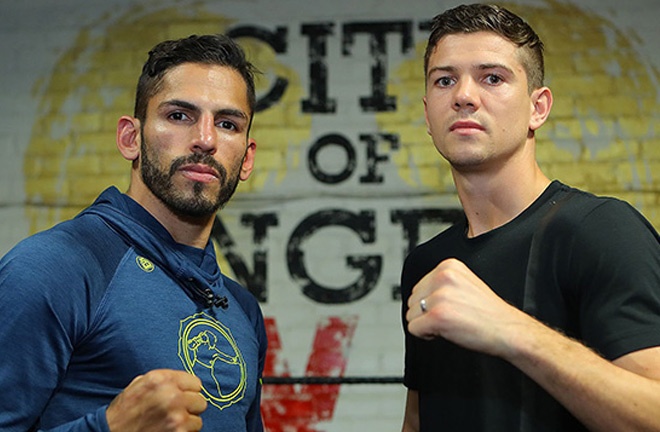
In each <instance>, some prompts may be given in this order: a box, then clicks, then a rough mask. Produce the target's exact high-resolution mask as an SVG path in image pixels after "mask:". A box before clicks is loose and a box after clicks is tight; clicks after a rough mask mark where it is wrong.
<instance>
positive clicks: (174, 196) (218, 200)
mask: <svg viewBox="0 0 660 432" xmlns="http://www.w3.org/2000/svg"><path fill="white" fill-rule="evenodd" d="M142 136H143V137H144V135H142ZM140 148H141V157H142V167H141V174H142V180H143V181H144V184H145V185H146V186H147V187H148V188H149V190H151V192H152V193H153V194H154V195H155V196H156V197H157V198H158V199H159V200H161V201H162V202H163V204H165V205H166V206H167V207H168V208H169V209H170V210H171V211H172V212H173V213H174V214H176V215H178V216H184V217H194V218H198V217H205V216H210V215H213V214H215V213H216V212H217V211H218V210H219V209H221V208H222V207H223V206H224V205H225V204H226V203H227V201H229V199H230V198H231V197H232V195H233V194H234V192H235V191H236V187H237V186H238V176H239V173H240V165H238V166H236V167H233V169H232V171H231V173H230V176H228V174H227V170H226V169H225V167H223V166H222V165H220V164H219V163H218V162H217V161H216V160H215V159H213V156H211V155H209V154H206V153H193V154H191V155H188V156H182V157H179V158H177V159H175V160H174V161H173V162H172V164H171V165H170V168H169V170H167V169H166V168H165V167H163V166H161V165H160V161H159V158H158V155H155V154H153V153H151V152H150V151H149V148H148V145H147V144H146V140H144V139H143V140H142V143H141V144H140ZM191 163H192V164H198V163H201V164H204V165H208V166H210V167H212V168H213V169H214V170H216V171H217V172H218V174H219V175H220V190H219V191H218V194H217V196H216V197H215V199H210V198H207V197H206V195H205V194H204V192H205V190H206V189H207V185H206V184H204V183H200V182H195V183H194V184H193V186H192V191H191V192H192V194H186V191H181V190H179V189H177V188H175V187H174V184H173V183H172V177H173V176H174V174H176V171H177V169H178V168H179V167H181V166H182V165H187V164H191ZM186 195H189V196H186Z"/></svg>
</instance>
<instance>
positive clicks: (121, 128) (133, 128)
mask: <svg viewBox="0 0 660 432" xmlns="http://www.w3.org/2000/svg"><path fill="white" fill-rule="evenodd" d="M141 139H142V136H141V134H140V120H138V119H136V118H135V117H131V116H121V117H120V118H119V121H118V122H117V148H118V149H119V153H121V155H122V156H123V157H124V159H126V160H129V161H135V160H137V158H138V157H139V156H140V142H141Z"/></svg>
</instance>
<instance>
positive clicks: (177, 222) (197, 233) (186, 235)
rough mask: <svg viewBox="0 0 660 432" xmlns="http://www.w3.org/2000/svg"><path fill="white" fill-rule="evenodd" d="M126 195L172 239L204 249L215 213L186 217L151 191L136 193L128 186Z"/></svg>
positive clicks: (209, 235)
mask: <svg viewBox="0 0 660 432" xmlns="http://www.w3.org/2000/svg"><path fill="white" fill-rule="evenodd" d="M126 194H127V195H128V196H130V197H131V198H133V199H134V200H135V201H137V202H138V203H139V204H140V205H142V207H144V208H145V210H147V211H148V212H149V213H150V214H151V215H152V216H153V217H154V218H156V220H157V221H158V222H160V224H161V225H163V226H164V227H165V229H166V230H167V231H168V232H169V233H170V235H171V236H172V238H174V241H176V242H177V243H181V244H184V245H187V246H192V247H196V248H199V249H204V248H205V247H206V245H207V243H208V241H209V238H210V237H211V230H212V228H213V222H214V220H215V214H213V215H209V216H202V217H187V216H181V215H178V214H176V213H173V212H172V210H170V209H169V208H168V207H167V206H165V204H163V202H162V201H160V200H159V199H158V198H156V197H155V196H154V195H153V194H152V193H150V192H149V193H137V192H136V190H135V189H134V188H131V187H129V189H128V191H127V192H126Z"/></svg>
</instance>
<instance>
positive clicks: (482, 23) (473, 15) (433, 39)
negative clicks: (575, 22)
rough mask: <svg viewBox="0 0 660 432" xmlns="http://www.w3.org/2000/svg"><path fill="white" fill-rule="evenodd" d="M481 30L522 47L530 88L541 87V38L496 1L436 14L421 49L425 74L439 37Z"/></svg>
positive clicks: (542, 71) (542, 76)
mask: <svg viewBox="0 0 660 432" xmlns="http://www.w3.org/2000/svg"><path fill="white" fill-rule="evenodd" d="M480 31H489V32H493V33H496V34H498V35H500V36H502V37H503V38H505V39H507V40H509V41H511V42H513V43H514V44H515V45H516V46H518V47H519V48H522V50H523V56H522V58H521V62H522V65H523V67H524V68H525V72H526V73H527V81H528V89H529V91H530V92H531V91H532V90H533V89H537V88H540V87H543V80H544V74H545V72H544V64H543V42H542V41H541V39H540V38H539V36H538V35H537V34H536V32H535V31H534V30H533V29H532V27H531V26H530V25H529V24H527V22H526V21H525V20H523V19H522V18H520V17H519V16H518V15H516V14H514V13H513V12H511V11H509V10H507V9H505V8H503V7H500V6H497V5H487V4H471V5H461V6H457V7H455V8H453V9H449V10H447V11H445V12H443V13H441V14H439V15H436V16H435V17H434V18H433V20H432V21H431V34H430V35H429V39H428V44H427V45H426V52H425V53H424V75H426V73H427V72H428V66H429V59H430V57H431V54H432V53H433V50H434V49H435V46H436V45H437V43H438V42H439V41H440V39H442V38H443V37H444V36H447V35H450V34H457V33H475V32H480Z"/></svg>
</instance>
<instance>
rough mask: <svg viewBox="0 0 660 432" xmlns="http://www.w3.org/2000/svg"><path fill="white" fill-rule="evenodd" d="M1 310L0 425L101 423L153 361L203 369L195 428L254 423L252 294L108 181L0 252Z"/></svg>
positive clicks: (256, 312) (257, 318) (260, 335)
mask: <svg viewBox="0 0 660 432" xmlns="http://www.w3.org/2000/svg"><path fill="white" fill-rule="evenodd" d="M0 316H2V318H3V321H2V325H0V346H1V347H2V355H0V389H2V394H0V430H3V431H26V430H52V431H108V425H107V421H106V417H105V410H106V408H107V406H108V404H109V403H110V401H111V400H112V399H113V398H114V397H115V396H116V395H117V394H119V393H120V392H121V391H122V390H123V389H124V388H125V387H126V386H127V385H128V384H129V383H130V382H131V381H132V380H133V379H134V378H135V377H136V376H137V375H140V374H144V373H146V372H148V371H150V370H153V369H162V368H167V369H180V370H185V371H188V372H189V373H191V374H193V375H195V376H197V377H199V378H200V379H201V381H202V386H203V389H202V394H203V396H204V397H205V399H206V400H207V402H208V407H207V409H206V411H205V412H204V413H203V414H202V420H203V422H204V428H203V430H208V431H219V430H222V431H227V432H229V431H237V432H238V431H241V432H245V431H262V430H263V426H262V421H261V414H260V408H259V405H260V394H261V384H260V382H261V374H262V372H263V367H264V362H265V356H266V345H267V341H266V333H265V329H264V321H263V316H262V314H261V310H260V308H259V305H258V303H257V301H256V299H255V298H254V296H252V294H250V293H249V292H248V291H247V290H246V289H244V288H243V287H241V286H240V285H239V284H238V283H237V282H235V281H233V280H231V279H229V278H227V277H226V276H225V275H223V274H222V273H221V272H220V269H219V268H218V265H217V260H216V256H215V253H214V248H213V245H212V243H211V242H209V244H208V245H207V247H206V248H205V249H204V250H200V249H196V248H193V247H189V246H185V245H181V244H179V243H176V242H175V241H174V239H173V238H172V237H171V236H170V234H169V233H168V232H167V230H166V229H165V228H164V227H163V226H162V225H161V224H160V223H159V222H158V221H157V220H156V219H155V218H153V217H152V216H151V215H150V214H149V213H148V212H147V211H146V210H145V209H144V208H143V207H141V206H140V205H139V204H138V203H136V202H135V201H133V200H132V199H131V198H129V197H128V196H126V195H124V194H122V193H120V192H119V191H118V190H117V189H116V188H114V187H111V188H108V189H107V190H106V191H105V192H103V193H102V194H101V195H100V196H99V197H98V199H97V200H96V201H95V202H94V204H93V205H91V206H90V207H88V208H87V209H85V210H84V211H82V212H81V213H80V214H79V215H78V216H77V217H76V218H74V219H73V220H70V221H66V222H62V223H60V224H58V225H56V226H55V227H53V228H51V229H49V230H47V231H44V232H41V233H38V234H35V235H33V236H31V237H29V238H27V239H25V240H23V241H22V242H20V243H19V244H18V245H16V247H14V248H13V249H12V250H11V251H10V252H9V253H8V254H7V255H6V256H5V257H4V258H3V259H2V261H0Z"/></svg>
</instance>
